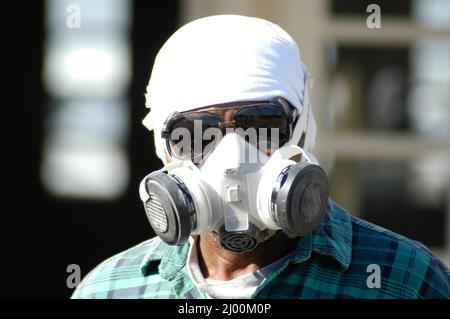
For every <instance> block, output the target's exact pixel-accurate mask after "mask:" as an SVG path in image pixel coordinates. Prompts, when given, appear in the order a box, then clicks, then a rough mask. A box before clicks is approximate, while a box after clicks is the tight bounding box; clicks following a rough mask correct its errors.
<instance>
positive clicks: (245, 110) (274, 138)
mask: <svg viewBox="0 0 450 319" xmlns="http://www.w3.org/2000/svg"><path fill="white" fill-rule="evenodd" d="M296 119H297V109H296V108H295V107H293V106H292V105H291V104H290V103H289V102H288V101H286V100H285V99H283V98H277V99H275V100H272V101H264V102H253V103H250V104H244V105H231V106H221V107H214V106H211V107H207V108H200V109H195V110H190V111H185V112H175V113H173V114H172V115H171V116H170V117H169V119H168V120H167V121H166V122H165V123H164V127H163V129H162V131H161V137H162V138H164V139H165V140H166V145H167V150H168V152H169V155H170V156H171V157H175V158H177V159H180V160H189V159H190V160H192V161H193V162H199V161H200V160H201V159H202V158H204V157H205V156H206V155H207V154H209V153H210V152H211V151H212V150H213V149H214V147H215V145H217V143H218V142H219V141H220V139H221V137H223V135H225V134H226V133H227V132H229V131H230V129H232V130H233V131H236V132H241V133H244V137H245V139H246V140H247V141H248V142H250V143H252V144H254V145H255V146H256V147H258V148H260V147H259V146H260V145H265V147H266V149H265V151H267V149H271V150H272V151H273V150H274V149H276V148H277V147H281V146H283V145H284V144H285V143H286V142H287V141H289V139H290V138H291V136H292V131H293V126H294V123H295V120H296ZM236 129H237V130H236ZM249 129H254V132H256V135H257V140H256V141H255V140H252V139H250V140H249V135H247V134H246V132H247V133H248V132H249V131H248V130H249ZM261 132H263V133H261ZM274 132H275V133H276V134H275V133H274ZM186 135H187V136H188V137H189V138H190V140H189V141H188V142H186V141H184V142H183V141H182V139H183V138H186ZM263 140H264V141H263Z"/></svg>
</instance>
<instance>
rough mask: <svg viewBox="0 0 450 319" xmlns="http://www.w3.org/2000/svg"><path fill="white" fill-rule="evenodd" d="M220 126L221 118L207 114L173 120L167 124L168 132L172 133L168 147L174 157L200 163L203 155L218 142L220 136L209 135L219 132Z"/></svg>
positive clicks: (185, 115)
mask: <svg viewBox="0 0 450 319" xmlns="http://www.w3.org/2000/svg"><path fill="white" fill-rule="evenodd" d="M219 125H220V120H219V118H218V117H217V116H215V115H214V114H211V113H207V112H195V113H188V114H184V115H179V116H177V117H175V118H173V119H172V120H170V121H169V122H168V123H167V131H168V132H170V136H169V138H168V146H169V147H170V152H171V153H172V156H174V157H175V158H177V159H181V160H189V159H190V160H192V161H194V162H198V161H199V160H200V159H201V157H202V153H204V152H205V151H207V150H208V149H211V148H213V147H214V145H215V144H216V143H217V142H218V140H217V138H216V136H217V135H218V134H215V133H212V134H208V133H211V131H215V130H218V127H219Z"/></svg>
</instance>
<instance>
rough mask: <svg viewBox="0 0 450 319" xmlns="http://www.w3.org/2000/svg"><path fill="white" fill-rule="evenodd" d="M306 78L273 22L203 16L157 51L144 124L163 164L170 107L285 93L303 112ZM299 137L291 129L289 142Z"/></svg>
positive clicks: (292, 45)
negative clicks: (163, 135) (164, 132)
mask: <svg viewBox="0 0 450 319" xmlns="http://www.w3.org/2000/svg"><path fill="white" fill-rule="evenodd" d="M307 78H308V71H307V69H306V67H305V65H304V64H303V63H302V61H301V57H300V52H299V48H298V46H297V44H296V42H295V41H294V40H293V39H292V37H291V36H290V35H289V34H287V33H286V32H285V31H284V30H283V29H281V28H280V27H279V26H277V25H276V24H273V23H271V22H269V21H266V20H263V19H259V18H251V17H245V16H238V15H218V16H210V17H206V18H201V19H198V20H195V21H193V22H190V23H188V24H186V25H185V26H183V27H181V28H180V29H179V30H178V31H177V32H175V33H174V34H173V35H172V36H171V37H170V38H169V39H168V40H167V42H166V43H165V44H164V46H163V47H162V48H161V50H160V51H159V53H158V55H157V56H156V59H155V63H154V66H153V70H152V74H151V78H150V82H149V84H148V87H147V94H146V101H147V102H146V104H147V107H148V108H150V113H149V114H148V115H147V116H146V117H145V119H144V120H143V124H144V125H145V126H146V127H147V128H148V129H149V130H154V131H155V146H156V153H157V155H158V157H159V158H160V159H161V160H162V161H163V162H164V163H166V162H167V161H166V158H165V153H164V150H165V141H164V140H163V139H162V138H161V136H160V131H161V129H162V126H163V123H164V121H166V119H167V117H168V116H169V115H170V114H171V113H172V112H175V111H178V112H183V111H187V110H191V109H195V108H199V107H204V106H209V105H215V104H222V103H229V102H237V101H261V100H268V99H271V98H274V97H283V98H285V99H287V100H288V101H289V102H290V103H291V104H292V105H293V106H295V107H296V108H297V109H298V110H299V113H300V114H302V111H304V109H306V108H303V105H304V101H305V100H306V99H305V95H306V94H307V91H308V90H305V87H306V86H307ZM305 92H306V93H305ZM307 108H308V114H307V116H305V121H304V125H305V126H306V127H304V128H302V129H301V131H303V132H305V133H306V139H307V140H308V143H306V144H305V150H306V151H311V150H312V148H313V146H314V140H315V135H316V125H315V120H314V117H313V115H312V112H310V111H309V105H307ZM304 113H305V112H304ZM304 113H303V114H304ZM294 139H296V140H294ZM299 139H300V135H299V134H297V136H295V134H294V136H293V138H292V139H291V141H290V144H297V143H298V141H299Z"/></svg>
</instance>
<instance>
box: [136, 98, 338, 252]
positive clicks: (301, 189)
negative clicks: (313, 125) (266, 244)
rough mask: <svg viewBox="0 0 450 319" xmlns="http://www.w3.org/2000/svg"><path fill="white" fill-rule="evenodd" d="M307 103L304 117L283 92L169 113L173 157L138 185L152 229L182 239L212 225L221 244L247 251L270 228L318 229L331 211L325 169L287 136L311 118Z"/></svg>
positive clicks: (166, 131) (292, 233)
mask: <svg viewBox="0 0 450 319" xmlns="http://www.w3.org/2000/svg"><path fill="white" fill-rule="evenodd" d="M306 105H307V107H308V109H307V110H306V111H305V112H303V114H302V116H300V117H297V112H296V109H294V108H293V107H290V105H289V103H288V102H287V101H286V100H284V99H282V98H278V99H275V100H271V101H265V102H254V103H251V104H248V103H247V105H244V106H242V105H237V106H236V105H234V106H231V107H224V108H216V109H214V108H211V109H205V108H203V109H199V110H193V111H187V112H182V113H173V114H171V115H170V116H169V119H168V120H167V121H166V122H165V123H164V128H163V130H162V138H164V139H165V140H166V143H167V145H166V149H167V151H168V153H169V155H170V156H171V158H173V159H175V161H172V162H171V163H169V164H168V165H166V166H165V167H164V168H163V169H161V170H159V171H155V172H152V173H151V174H149V175H147V176H146V177H145V178H144V179H143V180H142V182H141V184H140V189H139V192H140V197H141V200H142V202H143V203H144V207H145V211H146V214H147V217H148V219H149V221H150V224H151V226H152V228H153V230H154V231H155V233H156V234H157V235H158V236H159V237H160V238H161V239H162V240H163V241H164V242H166V243H168V244H171V245H179V244H183V243H185V242H186V241H187V240H188V238H189V236H191V235H201V234H208V233H211V232H215V233H217V234H218V236H219V239H220V243H221V245H222V247H224V248H225V249H228V250H231V251H233V252H239V253H242V252H247V251H250V250H252V249H254V248H255V247H256V246H257V245H258V244H260V243H261V242H263V241H264V240H266V239H267V237H268V236H267V233H268V232H267V230H269V233H275V232H276V231H277V230H281V231H283V232H284V233H285V234H286V235H287V236H289V237H291V238H294V237H299V236H306V235H308V234H310V233H311V232H312V231H314V229H315V228H316V226H317V225H318V224H319V223H320V221H321V220H322V218H323V216H324V214H325V213H326V207H327V201H328V192H329V191H328V181H327V177H326V174H325V172H324V171H323V170H322V168H321V167H320V166H319V165H317V164H318V163H317V161H316V160H315V159H314V157H313V156H312V154H309V153H307V152H305V151H304V150H303V149H302V148H301V147H299V146H297V145H290V144H289V143H288V141H290V140H291V139H292V136H293V134H301V133H302V129H301V128H299V127H301V126H303V128H304V127H306V126H307V125H306V126H305V125H304V124H305V123H307V117H308V114H307V113H308V111H309V105H308V104H306ZM302 122H303V123H302ZM295 158H296V159H297V160H294V159H295Z"/></svg>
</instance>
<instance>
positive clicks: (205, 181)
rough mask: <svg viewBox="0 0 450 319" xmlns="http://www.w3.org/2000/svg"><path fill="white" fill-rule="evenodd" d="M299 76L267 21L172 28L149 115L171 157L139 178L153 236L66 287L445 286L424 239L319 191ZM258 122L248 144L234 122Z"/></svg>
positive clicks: (141, 290) (239, 291)
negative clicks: (355, 212)
mask: <svg viewBox="0 0 450 319" xmlns="http://www.w3.org/2000/svg"><path fill="white" fill-rule="evenodd" d="M308 83H309V75H308V72H307V69H306V67H305V66H304V64H303V63H302V62H301V58H300V53H299V50H298V47H297V45H296V43H295V41H294V40H293V39H292V38H291V37H290V36H289V35H288V34H287V33H286V32H285V31H283V30H282V29H281V28H280V27H278V26H276V25H274V24H273V23H270V22H268V21H265V20H262V19H257V18H248V17H242V16H232V15H223V16H212V17H207V18H203V19H199V20H197V21H194V22H191V23H189V24H187V25H185V26H184V27H182V28H181V29H180V30H178V31H177V32H176V33H175V34H174V35H173V36H172V37H171V38H170V39H169V40H168V41H167V42H166V44H165V45H164V46H163V48H162V49H161V51H160V52H159V53H158V56H157V58H156V60H155V65H154V68H153V71H152V76H151V79H150V83H149V86H148V90H147V104H148V106H149V107H150V108H151V112H150V114H149V116H147V118H146V119H145V120H144V124H145V125H146V126H147V127H149V128H150V129H153V130H154V131H155V145H156V152H157V154H158V156H159V157H160V158H161V160H162V161H163V162H164V163H165V164H166V167H165V169H163V170H161V171H157V172H153V173H152V174H150V175H149V176H147V177H146V178H145V179H144V181H143V183H142V184H141V190H140V193H141V199H142V200H143V202H144V204H145V207H146V212H147V215H148V217H149V220H150V223H151V225H152V227H153V229H154V230H155V232H156V233H157V235H158V236H157V237H155V238H153V239H150V240H148V241H145V242H143V243H141V244H140V245H138V246H136V247H133V248H131V249H129V250H127V251H125V252H122V253H120V254H118V255H116V256H114V257H112V258H110V259H108V260H106V261H105V262H103V263H102V264H100V265H99V266H98V267H96V268H95V269H94V270H93V271H92V272H91V273H90V274H88V275H87V276H86V278H85V279H84V281H83V282H82V283H81V284H80V285H79V286H78V288H77V290H76V291H75V293H74V295H73V297H74V298H449V297H450V273H449V270H448V269H447V268H446V266H445V265H444V264H443V263H442V262H441V261H439V260H438V259H437V258H436V257H435V256H434V255H433V254H432V253H431V252H430V251H429V250H428V249H427V248H425V247H424V246H423V245H422V244H420V243H418V242H415V241H412V240H409V239H407V238H405V237H402V236H400V235H397V234H395V233H393V232H390V231H388V230H385V229H383V228H381V227H378V226H375V225H372V224H370V223H368V222H365V221H363V220H361V219H358V218H355V217H353V216H351V215H349V214H348V213H347V212H346V211H345V210H344V209H342V208H340V207H339V206H338V205H337V204H336V203H334V202H333V201H332V200H331V199H328V188H327V184H326V178H325V175H324V173H323V171H322V170H321V169H320V167H319V166H318V165H317V164H318V163H317V161H316V160H315V159H314V156H313V155H312V154H311V153H310V152H311V151H312V149H313V146H314V140H315V134H316V132H315V131H316V128H315V121H314V117H313V115H312V112H311V109H310V104H309V102H308V87H309V84H308ZM197 124H199V125H200V126H198V127H197V128H196V125H197ZM254 127H257V128H258V129H263V130H264V129H266V132H264V133H265V134H266V135H264V136H263V130H259V131H255V132H257V133H256V138H257V139H259V141H257V142H255V141H254V140H252V138H251V137H249V136H245V137H244V136H243V135H239V134H237V133H235V131H234V130H233V129H236V130H237V129H245V130H247V131H249V129H251V128H254ZM208 129H215V131H209V130H208ZM229 129H231V130H229ZM267 129H269V131H270V130H271V129H275V131H270V132H271V133H270V134H269V135H270V136H267ZM272 132H273V133H272ZM217 133H218V134H217ZM192 134H193V135H192ZM198 134H200V135H198ZM186 136H187V137H186ZM185 139H187V140H188V142H187V144H186V143H184V144H183V142H186V141H185ZM261 140H263V141H264V142H265V144H264V143H262V144H261V143H260V142H261ZM249 151H253V152H256V154H257V155H258V158H257V159H256V160H254V161H253V162H251V163H250V161H248V158H246V160H243V158H244V157H245V156H247V155H248V154H247V153H246V152H249ZM244 155H245V156H244Z"/></svg>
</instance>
